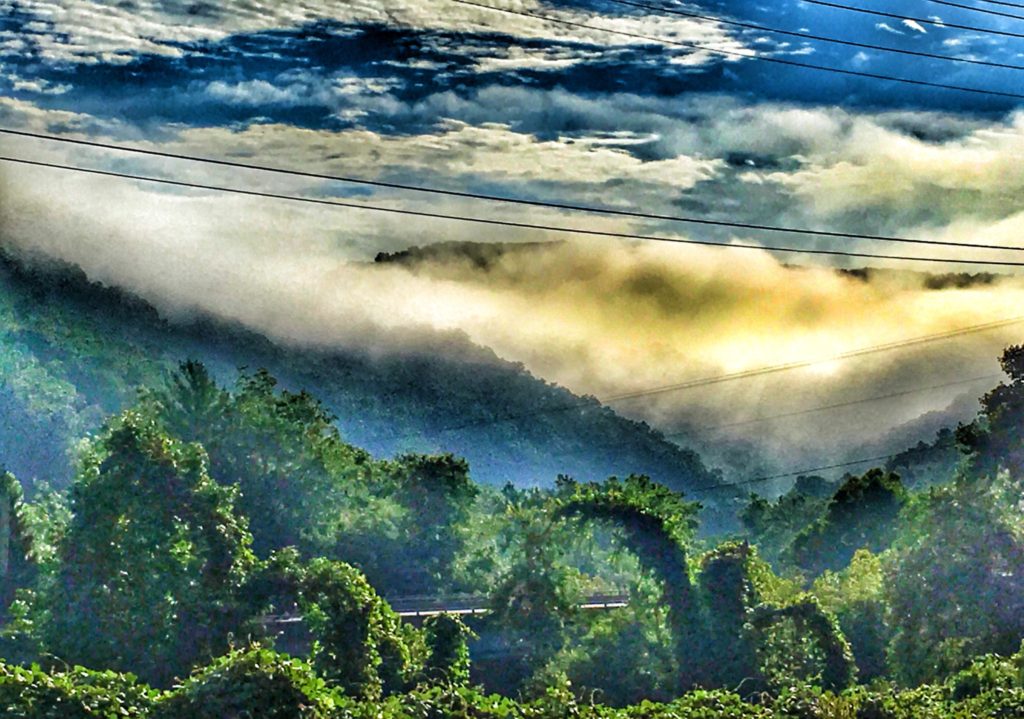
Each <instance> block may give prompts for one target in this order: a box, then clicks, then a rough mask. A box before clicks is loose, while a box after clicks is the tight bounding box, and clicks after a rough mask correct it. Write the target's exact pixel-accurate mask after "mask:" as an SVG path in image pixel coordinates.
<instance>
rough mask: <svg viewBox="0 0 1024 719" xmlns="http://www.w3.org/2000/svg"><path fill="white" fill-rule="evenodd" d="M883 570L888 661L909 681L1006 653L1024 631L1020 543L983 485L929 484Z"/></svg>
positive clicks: (1023, 555)
mask: <svg viewBox="0 0 1024 719" xmlns="http://www.w3.org/2000/svg"><path fill="white" fill-rule="evenodd" d="M913 509H914V510H915V512H914V514H913V515H912V518H911V520H912V521H911V524H910V527H909V528H908V530H907V532H906V537H905V538H904V539H903V540H902V541H901V542H900V544H899V548H898V551H897V552H896V554H895V556H894V558H893V560H892V561H891V562H889V563H888V565H887V567H886V573H885V585H884V586H885V595H886V599H887V601H888V604H889V615H888V621H889V624H890V625H891V627H892V629H893V631H894V632H895V634H894V636H893V639H892V642H891V644H890V646H889V659H890V664H891V666H892V668H893V670H894V672H895V674H896V676H897V677H898V678H899V679H900V680H902V681H903V682H905V683H907V684H919V683H921V682H924V681H928V680H930V679H934V678H939V677H943V676H946V675H948V674H950V673H951V672H953V671H956V670H958V669H961V668H963V667H964V666H966V664H967V663H968V662H969V660H970V657H971V656H974V655H977V654H983V653H987V652H992V653H997V654H1003V655H1009V654H1012V653H1013V651H1014V650H1015V649H1016V648H1017V646H1018V645H1019V644H1020V639H1021V637H1022V636H1024V541H1022V539H1021V537H1020V535H1019V530H1018V529H1017V528H1015V527H1012V526H1010V525H1009V524H1008V523H1007V521H1006V520H1005V519H1004V518H1003V516H1002V514H1003V512H1004V511H1005V509H1004V508H1002V507H1000V506H999V505H998V504H996V503H995V502H994V500H993V497H992V495H991V493H990V492H988V491H987V490H986V489H984V488H983V487H981V486H976V485H974V484H973V483H970V482H964V483H961V484H958V485H956V486H953V487H945V488H941V489H933V490H931V491H930V492H929V494H928V495H926V496H925V497H923V498H922V499H921V500H920V502H919V503H918V505H915V506H914V508H913Z"/></svg>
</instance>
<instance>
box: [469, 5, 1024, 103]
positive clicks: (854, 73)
mask: <svg viewBox="0 0 1024 719" xmlns="http://www.w3.org/2000/svg"><path fill="white" fill-rule="evenodd" d="M803 1H804V2H812V0H803ZM813 1H817V0H813ZM451 2H454V3H458V4H460V5H469V6H472V7H476V8H482V9H484V10H492V11H494V12H499V13H504V14H507V15H519V16H521V17H529V18H534V19H535V20H544V21H545V22H551V23H556V24H559V25H566V26H568V27H575V28H582V29H585V30H596V31H598V32H605V33H610V34H612V35H621V36H623V37H631V38H634V39H639V40H646V41H648V42H653V43H656V44H660V45H677V46H679V47H686V48H692V49H696V50H703V51H705V52H711V53H716V54H719V55H729V56H732V57H742V58H745V59H747V60H761V61H763V62H771V63H775V64H778V65H788V66H790V67H800V68H805V69H809V70H822V71H825V72H832V73H837V74H840V75H848V76H851V77H863V78H869V79H872V80H886V81H888V82H899V83H904V84H907V85H917V86H920V87H932V88H939V89H943V90H956V91H958V92H970V93H974V94H979V95H992V96H995V97H1008V98H1012V99H1015V100H1022V99H1024V95H1022V94H1020V93H1016V92H1005V91H1002V90H985V89H982V88H977V87H965V86H963V85H948V84H945V83H941V82H931V81H929V80H912V79H909V78H905V77H896V76H894V75H883V74H880V73H875V72H867V71H864V70H848V69H845V68H838V67H831V66H828V65H815V64H814V63H809V62H800V61H798V60H787V59H784V58H781V57H770V56H767V55H753V54H750V53H747V52H740V51H738V50H723V49H721V48H717V47H711V46H709V45H701V44H699V43H693V42H687V41H685V40H671V39H668V38H657V37H653V36H651V35H642V34H640V33H635V32H629V31H626V30H611V29H609V28H605V27H600V26H598V25H590V24H588V23H583V22H577V21H575V20H565V19H563V18H556V17H552V16H551V15H543V14H540V13H533V12H528V11H526V10H511V9H508V8H498V7H494V6H492V5H486V4H484V3H478V2H473V1H472V0H451ZM823 4H828V3H823ZM836 7H841V6H838V5H837V6H836ZM851 9H852V8H851ZM1020 37H1024V34H1022V35H1020Z"/></svg>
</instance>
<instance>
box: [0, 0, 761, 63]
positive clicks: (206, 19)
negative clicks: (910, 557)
mask: <svg viewBox="0 0 1024 719" xmlns="http://www.w3.org/2000/svg"><path fill="white" fill-rule="evenodd" d="M14 4H15V3H14V0H0V13H2V12H3V11H4V10H7V11H11V10H13V6H14ZM490 4H491V5H493V6H494V7H498V8H504V9H509V10H521V11H525V12H532V13H539V14H544V15H549V16H553V17H558V18H561V19H564V20H569V21H571V22H574V23H577V24H584V25H593V26H594V27H595V28H608V29H610V30H618V31H622V32H626V33H633V34H636V35H650V36H653V37H656V38H658V37H664V38H670V39H673V40H677V41H681V42H696V43H700V44H705V45H709V46H713V47H718V48H722V49H729V50H742V48H743V45H742V43H741V42H740V41H739V40H737V39H735V38H733V37H732V36H731V34H730V33H729V32H728V30H727V29H726V28H725V27H723V26H721V25H717V24H708V23H704V22H699V21H696V20H691V19H688V18H679V17H670V16H665V15H661V14H652V15H643V16H639V15H638V16H622V15H611V16H609V15H601V14H599V13H596V12H591V11H586V10H582V9H574V10H567V9H557V8H552V7H550V6H548V5H546V4H543V3H541V2H538V1H537V0H493V1H492V2H491V3H490ZM17 5H18V7H19V8H20V9H21V10H22V11H23V12H27V13H30V14H33V15H37V16H39V17H40V18H42V21H41V22H37V23H31V24H30V25H29V26H26V28H25V29H26V30H28V31H29V32H31V33H34V34H33V36H32V37H33V39H34V40H35V42H36V43H38V45H39V47H40V50H41V53H42V55H43V56H44V57H46V58H47V59H50V60H53V61H68V60H71V61H79V62H90V61H97V60H101V61H105V62H126V61H129V60H130V59H131V58H132V56H133V55H135V54H140V53H153V54H158V55H169V56H180V55H181V54H182V50H181V48H180V47H178V45H179V44H180V43H190V42H197V41H204V40H210V41H216V40H221V39H223V38H225V37H226V36H228V35H230V34H233V33H244V32H257V31H261V30H269V29H275V28H292V27H298V26H301V25H303V24H307V23H312V22H316V21H325V20H326V21H333V22H338V23H344V24H368V23H369V24H382V25H389V26H399V27H405V28H410V29H414V30H427V31H447V32H461V33H480V32H501V33H507V34H509V35H511V36H513V37H517V38H520V39H540V40H549V41H559V42H563V43H572V44H576V43H594V44H597V45H599V46H603V47H604V46H631V45H637V44H647V43H649V41H645V40H640V39H636V38H629V37H625V36H622V35H614V34H610V33H608V32H604V31H602V30H600V29H587V28H581V27H579V26H575V27H569V26H564V25H559V24H553V23H548V22H544V21H542V20H537V19H533V18H529V17H522V16H516V15H510V14H506V13H501V12H496V11H492V10H486V9H483V8H480V7H473V6H470V5H464V4H459V3H453V2H451V1H450V0H352V1H350V2H328V1H327V0H301V1H299V2H288V3H284V2H277V1H276V0H225V2H222V3H218V4H217V5H210V6H209V9H208V11H206V12H199V13H195V14H192V13H189V12H187V9H186V8H184V7H183V6H182V5H181V4H179V3H174V2H166V1H165V0H133V1H132V2H127V3H119V4H111V3H101V2H96V1H94V0H62V1H61V2H56V0H19V2H18V3H17ZM517 57H519V59H520V60H521V61H522V62H527V63H528V64H532V63H537V62H542V61H543V59H544V55H543V53H541V54H539V57H540V58H541V59H540V60H538V56H531V57H529V58H528V59H527V58H525V57H521V56H517V53H516V52H515V51H511V52H510V51H508V49H507V48H496V49H495V60H498V61H500V60H501V59H502V58H505V62H506V63H507V64H508V65H509V66H516V67H518V66H520V65H518V64H516V59H517ZM495 60H492V62H493V61H495ZM552 61H553V62H554V63H555V66H556V67H557V66H560V64H561V63H564V62H565V58H554V59H553V60H552Z"/></svg>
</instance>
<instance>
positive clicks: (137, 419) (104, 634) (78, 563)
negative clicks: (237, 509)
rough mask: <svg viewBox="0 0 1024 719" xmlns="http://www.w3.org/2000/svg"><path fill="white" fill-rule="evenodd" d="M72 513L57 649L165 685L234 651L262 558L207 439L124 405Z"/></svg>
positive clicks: (51, 637) (92, 451)
mask: <svg viewBox="0 0 1024 719" xmlns="http://www.w3.org/2000/svg"><path fill="white" fill-rule="evenodd" d="M71 509H72V513H73V515H72V520H71V525H70V527H69V528H68V531H67V534H66V536H65V537H64V540H63V543H62V545H61V548H60V559H61V566H60V571H59V575H58V577H57V580H56V582H55V583H54V584H53V586H52V587H51V588H50V596H49V597H48V603H49V605H50V610H51V622H50V625H49V626H48V627H47V631H46V643H47V646H48V647H49V649H50V651H51V652H52V653H54V654H56V655H57V656H59V657H60V658H62V659H64V660H65V661H69V662H76V663H81V664H84V665H86V666H91V667H96V668H112V669H118V670H122V671H132V672H135V673H137V674H139V675H140V676H143V677H144V678H146V679H148V680H151V681H153V682H156V683H158V684H166V683H167V682H169V681H170V680H171V679H172V678H173V677H174V676H181V675H184V674H187V672H188V670H189V669H190V668H191V667H192V666H194V665H195V664H197V663H199V662H202V661H204V660H206V659H209V658H210V657H211V656H215V655H217V654H219V653H221V652H222V651H224V650H225V649H226V647H227V644H228V640H229V634H230V633H231V632H233V631H237V630H239V629H240V628H241V626H242V622H243V619H244V610H243V609H242V607H243V606H244V602H243V601H242V599H241V598H240V596H239V594H240V589H241V587H242V586H243V584H244V581H245V578H246V575H247V573H248V572H249V571H250V569H251V568H252V566H253V563H254V558H253V556H252V553H251V551H250V549H249V544H250V542H251V538H250V536H249V534H248V532H247V531H246V527H245V523H244V521H242V520H241V519H240V518H239V517H238V516H237V515H236V514H235V513H234V511H233V505H232V492H231V490H229V489H226V488H222V487H219V486H218V485H217V484H216V483H215V482H214V481H213V480H211V479H210V477H209V476H208V475H207V473H206V455H205V453H204V452H203V449H202V447H200V446H199V445H195V444H192V445H186V444H182V443H181V442H179V441H177V440H174V439H172V438H170V437H168V436H167V435H166V433H165V432H164V431H163V430H162V429H161V428H160V427H158V426H157V425H156V424H155V423H153V422H152V421H151V420H149V419H147V418H146V417H144V416H143V415H140V414H138V413H135V412H125V413H124V414H122V415H120V416H119V417H117V418H115V419H114V420H113V421H112V422H111V423H110V424H109V426H108V428H107V429H106V431H105V432H104V433H103V434H102V435H101V436H100V437H99V438H98V439H97V440H95V441H94V442H93V443H92V444H91V445H90V446H89V448H88V450H87V451H86V452H85V453H84V456H83V458H82V462H81V469H80V472H79V476H78V478H77V480H76V482H75V484H74V486H73V488H72V492H71Z"/></svg>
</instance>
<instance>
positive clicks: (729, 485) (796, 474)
mask: <svg viewBox="0 0 1024 719" xmlns="http://www.w3.org/2000/svg"><path fill="white" fill-rule="evenodd" d="M950 446H952V445H950ZM901 454H903V452H896V453H894V454H884V455H882V456H880V457H865V458H864V459H853V460H850V461H849V462H839V463H838V464H828V465H825V466H823V467H807V468H806V469H799V470H796V471H793V472H784V473H782V474H772V475H769V476H767V477H754V478H753V479H745V480H743V481H740V482H726V483H724V484H714V485H710V484H709V485H705V486H703V487H694V488H691V489H689V490H686V491H689V492H713V491H715V490H721V489H731V488H733V487H745V486H747V485H751V484H761V483H763V482H771V481H773V480H776V479H788V478H789V477H802V476H806V475H807V474H810V473H811V472H827V471H829V470H832V469H843V468H845V467H856V466H857V465H860V464H868V463H870V462H883V461H888V460H890V459H895V458H896V457H899V456H900V455H901Z"/></svg>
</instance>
